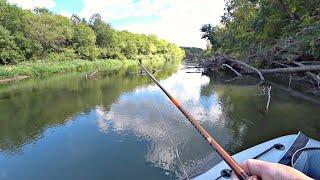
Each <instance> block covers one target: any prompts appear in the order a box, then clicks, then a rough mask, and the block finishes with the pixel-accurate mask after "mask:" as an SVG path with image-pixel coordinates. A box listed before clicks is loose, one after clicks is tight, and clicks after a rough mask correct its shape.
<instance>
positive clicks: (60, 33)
mask: <svg viewBox="0 0 320 180" xmlns="http://www.w3.org/2000/svg"><path fill="white" fill-rule="evenodd" d="M28 21H29V23H28V26H27V27H26V31H27V33H26V34H27V36H28V38H30V39H33V40H34V41H36V42H38V43H39V44H41V46H42V47H43V48H44V50H46V51H53V52H59V50H60V49H61V48H63V47H66V46H68V45H69V43H70V42H71V39H72V37H73V26H72V22H71V21H70V20H69V19H68V18H66V17H64V16H60V15H51V14H47V13H44V14H41V15H31V16H30V17H29V20H28Z"/></svg>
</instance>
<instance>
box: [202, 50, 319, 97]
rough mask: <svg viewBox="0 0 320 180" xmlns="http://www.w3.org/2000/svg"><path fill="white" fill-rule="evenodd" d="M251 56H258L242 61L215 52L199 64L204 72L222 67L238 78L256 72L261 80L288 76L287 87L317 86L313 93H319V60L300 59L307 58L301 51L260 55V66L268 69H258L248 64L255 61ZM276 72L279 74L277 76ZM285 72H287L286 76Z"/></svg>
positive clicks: (307, 88) (303, 87)
mask: <svg viewBox="0 0 320 180" xmlns="http://www.w3.org/2000/svg"><path fill="white" fill-rule="evenodd" d="M270 53H274V52H270ZM274 54H275V53H274ZM260 55H261V54H260ZM252 57H253V58H254V57H260V56H259V54H257V55H254V56H249V57H248V58H247V59H246V62H243V61H239V60H237V59H234V58H232V57H230V56H227V55H221V54H215V56H213V57H211V58H210V59H209V60H202V61H201V63H200V65H199V66H201V67H203V68H204V74H210V72H214V71H218V70H219V69H221V68H223V67H225V68H228V69H229V70H230V71H232V72H233V73H235V74H236V75H237V77H239V78H241V77H242V76H243V75H244V74H258V75H259V77H260V79H261V80H262V82H263V81H265V76H266V77H268V78H269V77H275V78H278V79H279V80H280V81H283V80H284V79H286V77H288V79H287V80H288V83H289V88H292V85H293V84H295V85H296V86H299V89H301V88H302V89H304V90H305V89H306V90H310V89H315V87H317V88H318V91H319V92H316V93H314V94H315V95H320V64H319V63H320V61H319V62H317V61H302V60H304V58H306V59H308V57H305V56H304V55H303V53H301V52H299V53H298V52H297V53H296V54H292V55H290V56H287V57H285V58H284V56H277V57H276V56H273V57H274V58H273V59H272V58H271V59H267V58H263V57H260V63H261V67H268V69H258V68H255V67H253V66H252V65H250V62H251V63H254V62H255V61H252V59H251V58H252ZM281 58H282V59H281ZM278 74H281V75H280V76H279V75H278ZM285 74H288V76H287V75H285ZM232 80H233V79H231V81H232ZM285 84H287V83H285ZM296 86H294V87H293V88H295V87H296ZM302 89H301V90H302ZM302 91H303V90H302ZM311 92H314V91H311Z"/></svg>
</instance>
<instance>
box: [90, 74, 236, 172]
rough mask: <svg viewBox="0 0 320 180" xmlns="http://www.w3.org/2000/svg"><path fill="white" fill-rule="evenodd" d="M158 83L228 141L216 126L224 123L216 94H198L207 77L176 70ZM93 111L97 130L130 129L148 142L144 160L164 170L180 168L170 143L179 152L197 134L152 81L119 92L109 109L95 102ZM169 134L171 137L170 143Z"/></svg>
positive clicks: (186, 147) (225, 135) (123, 130)
mask: <svg viewBox="0 0 320 180" xmlns="http://www.w3.org/2000/svg"><path fill="white" fill-rule="evenodd" d="M160 83H161V84H162V85H163V86H164V87H165V88H166V89H167V90H168V91H169V92H171V93H172V94H173V95H174V96H176V97H177V98H178V99H179V100H180V101H181V103H182V104H183V105H184V106H185V107H186V108H187V109H189V110H190V111H191V113H192V114H193V115H194V116H195V117H196V118H198V119H199V120H200V121H201V122H202V123H205V124H206V125H208V126H209V128H213V129H218V130H219V134H220V136H221V139H223V140H224V142H228V139H230V138H231V136H230V135H229V134H228V132H227V131H226V130H224V129H223V128H219V127H220V126H221V124H222V125H223V124H224V123H221V122H220V121H224V119H225V116H224V115H223V114H222V110H221V107H220V104H219V103H218V100H217V95H216V94H212V95H211V96H210V97H202V96H201V94H200V92H201V87H202V86H205V85H207V84H208V83H209V78H208V77H205V76H203V77H201V74H194V73H192V74H191V73H190V74H188V73H185V72H184V71H183V70H180V71H179V72H178V73H176V74H174V75H172V76H171V77H169V78H168V79H166V80H163V81H161V82H160ZM157 108H159V109H160V112H159V111H158V110H157ZM96 114H97V116H98V119H97V123H98V127H99V129H100V131H102V132H106V133H108V132H109V131H116V132H118V133H119V134H122V135H127V134H128V133H129V132H130V133H133V134H135V136H136V137H137V138H138V139H140V140H148V141H149V142H150V143H149V148H148V153H147V154H146V156H145V158H146V161H147V162H151V163H152V164H153V165H154V166H156V167H161V168H163V169H165V170H168V171H175V172H177V171H179V172H181V166H180V165H179V162H178V159H177V154H176V153H175V151H174V149H173V147H178V150H179V152H180V153H182V154H183V153H184V151H185V150H186V149H188V146H190V144H191V145H192V144H194V143H195V142H194V139H195V138H198V136H199V135H198V134H197V133H196V132H195V131H194V129H193V128H192V127H191V125H190V124H189V123H188V122H187V120H186V119H185V118H183V116H182V115H181V113H180V112H178V110H176V109H175V108H174V107H173V105H172V103H171V102H169V100H168V99H167V98H166V97H165V95H164V94H163V93H162V92H161V91H160V90H159V88H158V87H157V86H155V85H148V86H146V87H142V88H138V89H136V90H134V91H133V92H130V93H125V94H122V95H121V96H120V97H119V100H118V101H117V102H116V103H114V104H113V105H112V106H111V108H110V110H109V111H105V110H104V108H103V107H101V106H99V107H97V108H96ZM216 126H218V127H216ZM169 138H171V139H173V144H171V142H170V140H169ZM197 141H199V140H198V139H197Z"/></svg>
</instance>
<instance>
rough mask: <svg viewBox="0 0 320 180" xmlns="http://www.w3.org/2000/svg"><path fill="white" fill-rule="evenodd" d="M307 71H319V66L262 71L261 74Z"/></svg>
mask: <svg viewBox="0 0 320 180" xmlns="http://www.w3.org/2000/svg"><path fill="white" fill-rule="evenodd" d="M307 71H320V65H314V66H303V67H288V68H274V69H262V70H260V72H261V73H263V74H273V73H295V72H307Z"/></svg>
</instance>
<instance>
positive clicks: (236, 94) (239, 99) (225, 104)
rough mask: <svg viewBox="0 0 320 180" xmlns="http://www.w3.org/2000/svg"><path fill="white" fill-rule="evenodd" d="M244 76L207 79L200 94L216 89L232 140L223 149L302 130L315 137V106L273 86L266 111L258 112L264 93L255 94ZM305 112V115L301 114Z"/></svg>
mask: <svg viewBox="0 0 320 180" xmlns="http://www.w3.org/2000/svg"><path fill="white" fill-rule="evenodd" d="M248 84H255V83H254V82H250V83H248V82H247V81H245V80H240V81H234V82H231V83H225V82H224V80H221V78H219V77H216V79H215V80H213V78H211V79H210V83H209V84H208V86H207V87H203V88H202V90H201V94H202V95H207V94H210V91H211V93H216V94H217V96H218V99H219V103H220V104H221V106H222V109H223V114H225V115H226V120H225V121H226V122H225V127H226V128H228V129H229V130H230V131H232V132H233V137H234V140H235V141H233V142H230V143H229V144H228V146H227V149H228V150H230V151H231V152H238V151H240V150H243V149H246V148H248V147H251V146H253V145H255V144H257V143H261V142H263V141H266V140H269V139H272V138H275V137H278V136H283V135H287V134H294V133H297V132H298V131H303V132H305V133H307V134H308V135H310V136H311V137H317V133H318V130H317V129H319V128H320V124H319V123H317V122H318V120H317V119H318V117H317V115H316V114H317V106H315V105H313V104H310V103H308V102H305V101H302V100H297V99H295V98H293V97H290V96H289V95H288V94H286V93H285V92H283V91H281V90H279V89H277V88H276V87H274V88H273V89H272V99H271V105H270V110H269V113H268V114H266V115H265V114H263V113H261V110H262V109H263V108H264V107H265V105H266V97H265V96H257V95H256V94H259V93H260V92H259V90H260V89H259V87H257V86H252V85H248ZM306 114H308V118H306V117H305V115H306Z"/></svg>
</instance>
